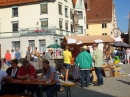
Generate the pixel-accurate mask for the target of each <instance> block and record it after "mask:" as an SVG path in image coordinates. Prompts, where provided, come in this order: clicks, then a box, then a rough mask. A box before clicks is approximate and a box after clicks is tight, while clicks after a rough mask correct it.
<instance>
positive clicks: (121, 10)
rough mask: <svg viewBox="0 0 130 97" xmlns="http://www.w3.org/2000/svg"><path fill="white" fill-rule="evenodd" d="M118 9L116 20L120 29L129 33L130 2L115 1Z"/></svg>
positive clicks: (125, 0) (123, 0) (124, 0)
mask: <svg viewBox="0 0 130 97" xmlns="http://www.w3.org/2000/svg"><path fill="white" fill-rule="evenodd" d="M113 1H114V3H115V7H116V18H117V25H118V27H119V29H120V30H121V31H122V32H124V31H126V32H128V19H129V16H128V15H129V13H130V0H113Z"/></svg>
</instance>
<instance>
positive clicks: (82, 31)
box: [78, 26, 83, 34]
mask: <svg viewBox="0 0 130 97" xmlns="http://www.w3.org/2000/svg"><path fill="white" fill-rule="evenodd" d="M80 28H81V33H79V32H80V31H79V29H80ZM79 29H78V34H83V26H79Z"/></svg>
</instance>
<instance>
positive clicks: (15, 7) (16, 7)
mask: <svg viewBox="0 0 130 97" xmlns="http://www.w3.org/2000/svg"><path fill="white" fill-rule="evenodd" d="M14 9H17V11H16V12H14ZM14 13H16V15H15V14H14ZM12 17H18V6H13V7H12Z"/></svg>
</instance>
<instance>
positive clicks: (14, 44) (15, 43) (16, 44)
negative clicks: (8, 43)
mask: <svg viewBox="0 0 130 97" xmlns="http://www.w3.org/2000/svg"><path fill="white" fill-rule="evenodd" d="M12 49H13V50H14V51H16V49H20V41H12Z"/></svg>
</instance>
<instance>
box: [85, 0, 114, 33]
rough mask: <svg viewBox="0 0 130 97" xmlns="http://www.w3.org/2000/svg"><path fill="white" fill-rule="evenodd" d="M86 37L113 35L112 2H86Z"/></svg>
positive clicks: (108, 0) (103, 0) (111, 0)
mask: <svg viewBox="0 0 130 97" xmlns="http://www.w3.org/2000/svg"><path fill="white" fill-rule="evenodd" d="M85 7H86V16H87V25H86V26H87V27H86V28H87V29H86V34H87V35H112V34H113V31H112V30H113V29H114V28H113V23H114V20H113V17H114V14H113V13H114V12H113V0H86V1H85Z"/></svg>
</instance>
